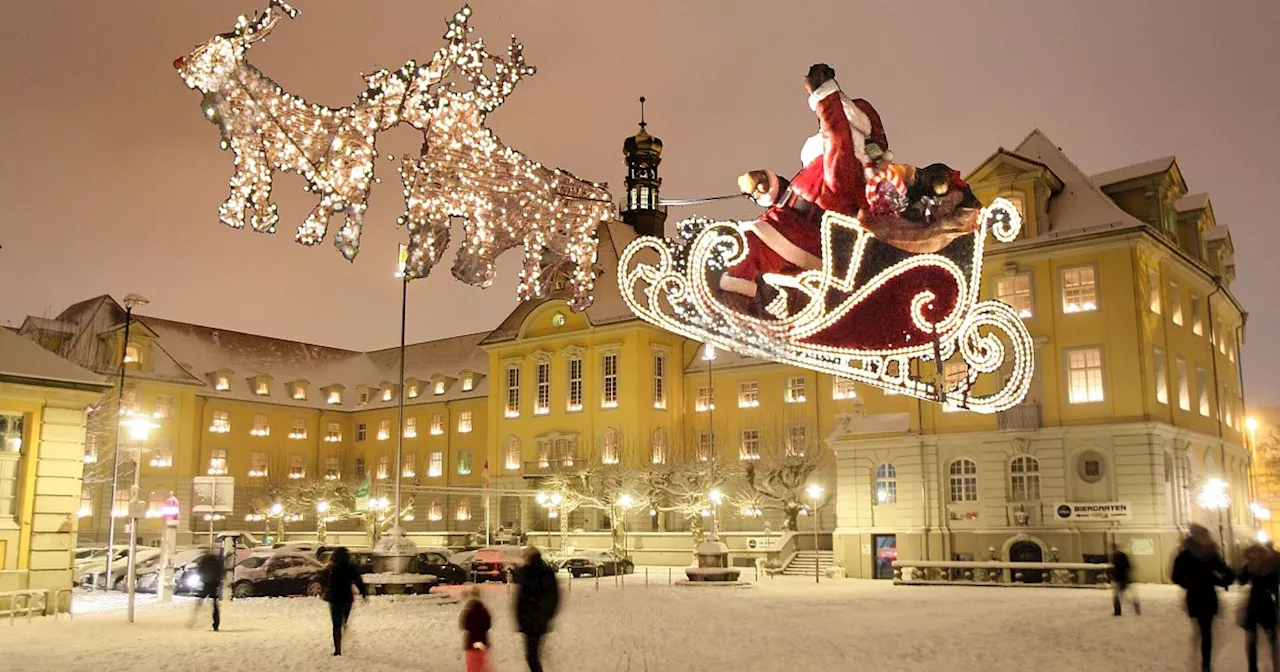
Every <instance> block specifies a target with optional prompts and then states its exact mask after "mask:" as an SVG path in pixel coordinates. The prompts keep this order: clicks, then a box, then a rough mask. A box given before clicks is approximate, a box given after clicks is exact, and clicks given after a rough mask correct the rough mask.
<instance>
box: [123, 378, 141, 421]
mask: <svg viewBox="0 0 1280 672" xmlns="http://www.w3.org/2000/svg"><path fill="white" fill-rule="evenodd" d="M137 413H138V391H137V390H136V389H134V387H133V386H132V385H130V386H129V387H127V388H125V390H124V396H123V397H121V399H120V415H137Z"/></svg>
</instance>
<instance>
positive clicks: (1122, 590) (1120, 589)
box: [1111, 544, 1142, 616]
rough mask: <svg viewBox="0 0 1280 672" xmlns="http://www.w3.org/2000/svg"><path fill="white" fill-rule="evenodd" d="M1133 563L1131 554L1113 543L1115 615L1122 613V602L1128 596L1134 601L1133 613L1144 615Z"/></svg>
mask: <svg viewBox="0 0 1280 672" xmlns="http://www.w3.org/2000/svg"><path fill="white" fill-rule="evenodd" d="M1132 579H1133V565H1131V564H1129V556H1128V554H1126V553H1125V552H1124V551H1122V550H1120V547H1119V546H1117V545H1116V544H1111V605H1112V607H1114V608H1115V612H1116V613H1115V615H1116V616H1119V615H1120V602H1121V601H1122V599H1123V598H1125V597H1126V596H1127V597H1128V598H1129V600H1130V601H1132V602H1133V613H1135V614H1137V615H1139V616H1141V615H1142V604H1141V603H1140V602H1138V593H1137V591H1135V590H1134V589H1133V580H1132Z"/></svg>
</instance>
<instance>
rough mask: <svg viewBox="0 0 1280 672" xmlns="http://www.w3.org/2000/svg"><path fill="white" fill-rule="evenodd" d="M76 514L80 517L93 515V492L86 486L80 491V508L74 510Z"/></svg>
mask: <svg viewBox="0 0 1280 672" xmlns="http://www.w3.org/2000/svg"><path fill="white" fill-rule="evenodd" d="M76 516H77V517H80V518H92V517H93V492H92V491H91V490H89V488H87V487H86V488H84V489H82V490H81V491H80V510H79V511H77V512H76Z"/></svg>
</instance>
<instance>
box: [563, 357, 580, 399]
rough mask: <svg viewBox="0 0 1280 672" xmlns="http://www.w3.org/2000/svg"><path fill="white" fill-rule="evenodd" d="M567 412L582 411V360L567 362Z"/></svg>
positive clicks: (574, 359) (576, 359) (575, 359)
mask: <svg viewBox="0 0 1280 672" xmlns="http://www.w3.org/2000/svg"><path fill="white" fill-rule="evenodd" d="M566 408H567V409H568V410H569V411H581V410H582V359H581V358H577V357H575V358H573V359H570V360H569V403H568V405H567V406H566Z"/></svg>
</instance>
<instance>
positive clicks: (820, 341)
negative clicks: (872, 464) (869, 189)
mask: <svg viewBox="0 0 1280 672" xmlns="http://www.w3.org/2000/svg"><path fill="white" fill-rule="evenodd" d="M745 227H746V224H745V223H742V222H712V221H708V220H701V219H691V220H685V221H684V222H681V223H680V230H681V235H682V236H683V237H684V238H685V241H686V242H684V243H680V242H676V241H669V240H662V239H658V238H654V237H649V236H645V237H641V238H639V239H637V240H636V241H634V242H633V243H631V245H629V246H628V247H627V249H626V250H624V251H623V254H622V259H621V263H620V264H619V266H618V283H619V286H620V287H621V289H622V294H623V297H624V298H625V299H626V301H627V303H628V304H629V305H630V307H631V310H632V311H633V312H634V313H635V314H636V315H637V316H639V317H640V318H641V319H643V320H645V321H647V322H651V323H653V324H655V325H658V326H660V327H662V328H664V329H667V330H669V331H672V332H675V333H678V334H681V335H683V336H687V337H689V338H692V339H696V340H699V341H702V342H704V343H709V344H711V345H714V346H716V347H719V348H722V349H725V350H731V351H733V352H736V353H739V354H741V355H746V356H749V357H756V358H761V359H768V360H772V361H776V362H782V363H786V364H793V365H795V366H800V367H804V368H807V369H812V370H814V371H819V372H822V373H828V374H831V375H835V376H841V377H844V378H849V379H852V380H854V381H857V382H860V383H865V384H867V385H872V386H875V387H879V388H882V389H885V390H888V391H891V392H894V393H899V394H904V395H910V396H913V397H917V398H920V399H925V400H929V401H937V402H940V403H944V404H947V405H949V406H952V407H956V408H965V409H968V410H970V411H974V412H978V413H995V412H997V411H1001V410H1005V409H1007V408H1010V407H1012V406H1014V405H1015V404H1018V403H1019V402H1021V401H1022V399H1023V398H1024V397H1025V396H1026V394H1027V390H1028V389H1029V388H1030V385H1031V376H1032V371H1033V366H1034V363H1033V358H1032V355H1033V353H1032V340H1031V335H1030V334H1029V333H1028V332H1027V329H1026V327H1025V326H1024V325H1023V323H1022V320H1021V319H1020V318H1019V317H1018V314H1017V313H1016V312H1014V310H1013V309H1012V308H1010V307H1009V306H1008V305H1006V304H1004V303H1001V302H999V301H979V300H978V290H979V288H980V287H981V278H982V258H983V244H984V242H985V240H986V235H987V231H988V230H990V231H991V233H992V234H993V235H994V236H995V238H996V240H999V241H1001V242H1009V241H1012V240H1013V239H1014V238H1015V237H1016V236H1017V234H1018V231H1019V230H1020V229H1021V228H1022V220H1021V217H1020V216H1019V215H1018V211H1017V209H1016V208H1015V207H1014V206H1013V204H1012V203H1010V202H1009V201H1007V200H1005V199H1002V198H997V199H995V202H993V203H992V204H991V205H990V206H988V207H986V208H984V209H983V210H982V211H981V212H980V213H979V216H978V226H977V230H976V231H975V232H974V233H972V234H968V235H963V236H960V237H959V238H957V239H955V240H954V241H953V242H952V243H951V244H949V245H948V246H947V247H945V248H943V249H942V250H940V251H939V252H936V253H927V254H924V253H922V254H913V253H908V252H903V251H901V250H898V249H897V248H894V247H892V246H890V245H888V244H886V243H884V242H883V241H880V240H878V239H877V238H876V237H875V236H874V235H872V234H871V233H870V232H869V231H868V230H866V229H864V228H863V227H862V225H861V224H860V223H859V222H858V220H857V219H854V218H852V217H846V216H843V215H839V214H836V213H834V212H827V213H826V214H825V215H824V216H823V218H822V247H823V249H822V252H823V255H822V258H823V264H824V266H823V268H822V269H820V270H813V271H805V272H802V273H800V274H799V275H796V276H780V275H767V276H765V278H764V280H765V281H766V282H767V283H769V284H770V285H772V286H773V287H774V288H775V289H777V290H778V296H777V298H776V299H775V300H774V301H773V302H772V303H771V304H770V305H769V307H768V308H769V312H770V313H773V314H774V315H775V316H776V319H761V318H758V317H753V316H750V315H745V314H743V313H740V312H737V311H735V310H733V309H731V308H729V307H728V306H726V305H725V304H724V303H722V302H721V301H720V299H719V298H718V296H719V293H718V291H717V290H716V289H714V288H715V286H716V284H717V281H718V278H719V273H720V272H721V271H722V270H723V269H725V268H728V267H730V266H732V265H733V264H735V263H736V262H737V261H738V260H739V259H741V258H743V256H744V255H745V254H746V251H747V250H746V245H747V242H746V240H747V239H746V238H745V237H744V236H743V233H742V232H743V230H744V228H745ZM956 355H959V359H955V356H956ZM959 361H962V362H963V364H964V366H963V367H962V368H956V367H950V366H949V367H947V368H946V370H945V371H944V367H943V365H942V363H943V362H959ZM984 375H987V376H988V378H990V379H992V381H991V382H989V383H987V382H984V383H982V384H979V378H980V377H981V376H984Z"/></svg>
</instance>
